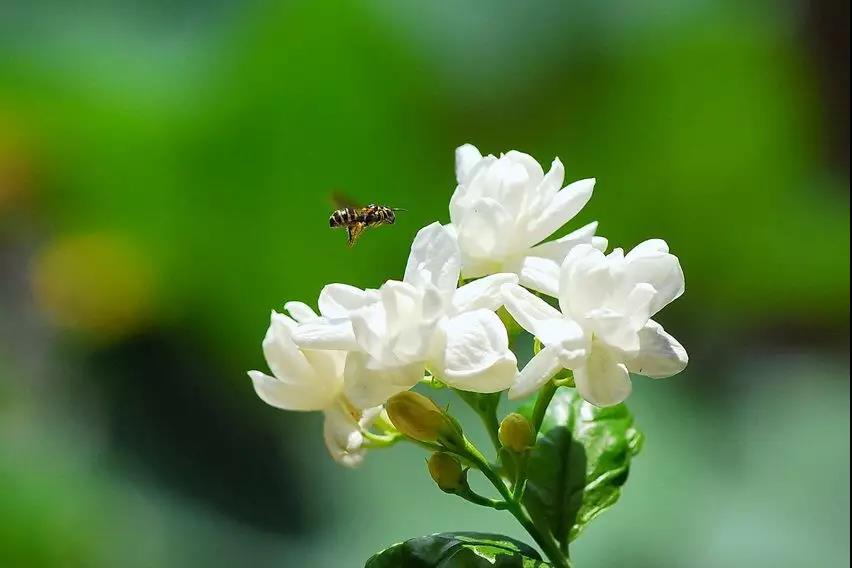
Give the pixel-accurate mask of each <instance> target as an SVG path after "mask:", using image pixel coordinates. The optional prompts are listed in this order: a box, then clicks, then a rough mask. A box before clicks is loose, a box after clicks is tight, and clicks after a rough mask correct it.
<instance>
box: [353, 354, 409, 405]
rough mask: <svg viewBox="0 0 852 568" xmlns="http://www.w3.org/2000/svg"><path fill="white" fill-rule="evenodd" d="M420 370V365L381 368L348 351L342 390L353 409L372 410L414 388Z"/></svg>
mask: <svg viewBox="0 0 852 568" xmlns="http://www.w3.org/2000/svg"><path fill="white" fill-rule="evenodd" d="M423 369H424V366H423V363H413V364H410V365H405V366H401V367H383V366H382V365H381V362H379V361H376V360H375V359H372V358H370V357H369V356H368V355H365V354H364V353H358V352H351V353H349V354H348V355H347V357H346V370H345V371H344V378H343V391H344V393H345V394H346V398H348V399H349V400H350V401H351V402H352V404H354V405H355V406H356V407H358V408H371V407H374V406H378V405H380V404H384V402H385V401H386V400H387V399H389V398H390V397H392V396H393V395H395V394H397V393H400V392H403V391H407V390H408V389H410V388H411V387H413V386H414V385H416V384H417V382H418V381H419V380H420V379H422V378H423Z"/></svg>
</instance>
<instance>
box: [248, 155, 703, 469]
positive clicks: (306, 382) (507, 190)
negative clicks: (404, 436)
mask: <svg viewBox="0 0 852 568" xmlns="http://www.w3.org/2000/svg"><path fill="white" fill-rule="evenodd" d="M456 178H457V181H458V185H457V186H456V189H455V192H454V193H453V195H452V198H451V199H450V207H449V208H450V221H451V223H450V224H448V225H441V224H440V223H437V222H436V223H433V224H431V225H428V226H426V227H424V228H423V229H421V230H420V231H419V232H418V233H417V235H416V237H415V239H414V242H413V244H412V246H411V253H410V255H409V257H408V263H407V265H406V268H405V273H404V276H403V278H402V280H401V281H397V280H389V281H387V282H385V283H384V284H382V285H381V286H380V287H379V288H378V289H367V290H361V289H359V288H355V287H352V286H348V285H346V284H330V285H328V286H326V287H325V288H324V289H323V290H322V292H321V293H320V295H319V299H318V302H317V305H318V309H319V313H318V314H317V313H316V312H314V311H313V309H311V308H310V307H309V306H307V305H306V304H303V303H300V302H289V303H287V304H285V306H284V308H285V310H286V311H287V312H288V313H289V316H287V315H284V314H279V313H276V312H273V314H272V321H271V323H270V327H269V330H268V332H267V334H266V337H265V339H264V341H263V351H264V355H265V357H266V361H267V364H268V365H269V369H270V370H271V371H272V375H273V376H269V375H266V374H264V373H261V372H259V371H251V372H249V376H250V377H251V379H252V381H253V383H254V387H255V390H256V391H257V394H258V395H259V396H260V398H261V399H263V400H264V401H265V402H267V403H268V404H271V405H273V406H276V407H278V408H282V409H285V410H298V411H322V412H324V413H325V441H326V445H327V447H328V449H329V451H330V453H331V455H332V456H333V457H334V458H335V460H336V461H338V462H339V463H342V464H343V465H347V466H354V465H357V464H358V463H360V461H361V460H362V459H363V456H364V452H365V448H366V447H369V445H370V443H371V441H376V440H379V439H380V438H381V435H378V434H376V433H375V432H373V431H371V428H372V427H373V426H376V425H378V427H379V429H380V430H381V431H382V432H384V433H387V432H389V431H392V429H393V425H392V424H390V421H389V419H388V417H387V415H386V414H384V413H383V411H382V408H383V405H384V403H385V402H386V401H387V400H388V399H389V398H390V397H392V396H393V395H396V394H398V393H401V392H404V391H407V390H408V389H410V388H412V387H413V386H414V385H416V384H417V383H418V382H419V381H421V380H423V379H424V376H426V377H434V378H435V379H437V380H439V381H440V382H442V383H444V384H446V385H449V386H450V387H453V388H455V389H458V390H461V391H469V392H476V393H493V392H500V391H503V390H506V389H508V390H509V397H510V398H521V397H525V396H527V395H530V394H532V393H534V392H535V391H536V390H538V389H539V388H540V387H541V386H542V385H544V384H545V383H547V382H548V381H550V380H551V379H553V378H554V377H555V376H556V375H557V374H558V373H559V372H560V371H561V370H562V369H569V370H570V371H572V372H573V377H574V381H575V384H576V387H577V390H578V392H579V393H580V395H581V396H582V397H583V398H584V399H586V400H587V401H588V402H590V403H592V404H594V405H597V406H610V405H614V404H618V403H620V402H621V401H623V400H624V399H625V398H626V397H627V396H628V395H629V394H630V390H631V383H630V376H629V373H631V372H632V373H637V374H642V375H646V376H649V377H653V378H661V377H668V376H671V375H674V374H676V373H678V372H680V371H681V370H682V369H683V368H684V367H685V366H686V363H687V355H686V351H685V350H684V348H683V347H682V346H681V345H680V344H679V343H678V342H677V340H675V339H674V338H673V337H672V336H671V335H669V334H668V333H666V332H665V331H664V330H663V328H662V327H661V326H660V325H659V324H658V323H656V322H655V321H654V320H652V319H651V318H652V317H653V316H654V315H655V314H656V313H657V312H658V311H660V309H662V308H663V307H664V306H665V305H666V304H668V303H669V302H671V301H673V300H674V299H676V298H677V297H678V296H680V295H681V294H682V293H683V291H684V280H683V272H682V271H681V268H680V263H679V261H678V259H677V257H676V256H674V255H672V254H671V253H669V250H668V246H667V245H666V243H665V242H664V241H662V240H656V239H655V240H649V241H645V242H643V243H640V244H639V245H637V246H636V247H635V248H634V249H633V250H631V251H630V252H628V253H626V254H625V253H624V251H623V250H622V249H620V248H616V249H614V250H613V251H612V252H610V253H609V254H604V251H605V250H606V248H607V241H606V239H604V238H602V237H599V236H596V235H595V231H596V229H597V223H591V224H589V225H586V226H585V227H582V228H580V229H577V230H575V231H573V232H571V233H569V234H567V235H566V236H563V237H560V238H556V239H554V240H547V239H548V238H550V237H551V236H552V235H553V233H555V232H556V231H558V230H559V229H560V228H561V227H562V226H563V225H565V224H566V223H567V222H569V221H570V220H571V219H572V218H573V217H574V216H575V215H576V214H577V213H578V212H579V211H580V210H581V209H582V208H583V206H585V204H586V203H587V202H588V201H589V199H590V198H591V196H592V191H593V189H594V184H595V180H593V179H588V180H581V181H577V182H574V183H571V184H569V185H567V186H566V187H562V184H563V178H564V168H563V166H562V163H561V162H560V161H559V160H558V159H555V160H554V161H553V164H552V165H551V168H550V170H549V171H548V172H547V173H546V174H545V173H544V170H543V169H542V167H541V166H540V165H539V163H538V162H537V161H536V160H535V159H533V158H532V157H531V156H529V155H527V154H523V153H520V152H515V151H512V152H509V153H507V154H505V155H501V156H500V157H499V158H498V157H495V156H490V155H489V156H485V157H483V156H482V155H481V154H480V152H479V151H478V150H477V149H476V148H475V147H473V146H471V145H469V144H468V145H464V146H462V147H460V148H459V149H458V150H457V151H456ZM531 290H532V291H531ZM548 298H552V299H548ZM504 306H505V309H506V310H507V311H508V313H509V314H511V316H512V317H513V318H514V319H515V321H517V323H518V324H519V325H520V326H521V327H523V328H524V329H525V330H526V331H528V332H529V333H531V334H532V335H534V336H535V337H536V338H538V340H539V341H540V342H541V344H542V345H543V348H542V349H541V350H540V351H539V352H538V353H537V354H536V355H535V356H534V357H533V358H532V359H531V360H530V361H529V363H527V365H526V366H525V367H524V368H523V369H522V370H520V372H519V370H518V366H517V359H516V358H515V355H514V354H513V353H512V351H511V350H510V349H509V337H508V333H507V330H506V327H505V325H504V324H503V322H502V320H501V319H500V317H498V315H497V314H496V313H495V312H496V311H497V310H499V309H500V308H501V307H504ZM557 306H558V308H557Z"/></svg>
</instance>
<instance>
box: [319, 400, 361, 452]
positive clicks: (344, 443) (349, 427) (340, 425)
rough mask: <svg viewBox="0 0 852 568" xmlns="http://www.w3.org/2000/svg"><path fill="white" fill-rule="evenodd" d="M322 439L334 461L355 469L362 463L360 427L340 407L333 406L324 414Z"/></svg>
mask: <svg viewBox="0 0 852 568" xmlns="http://www.w3.org/2000/svg"><path fill="white" fill-rule="evenodd" d="M323 439H324V440H325V446H326V448H328V453H329V454H331V457H332V458H334V461H336V462H337V463H339V464H340V465H344V466H346V467H355V466H357V465H360V464H361V462H362V461H364V455H365V453H366V451H365V449H364V448H363V447H362V446H363V444H364V436H363V434H361V427H360V426H359V424H358V422H356V421H355V418H353V417H352V416H351V415H350V414H349V413H348V412H346V410H345V409H344V408H342V405H335V406H334V407H332V408H330V409H328V410H327V411H326V413H325V422H324V423H323Z"/></svg>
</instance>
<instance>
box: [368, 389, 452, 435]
mask: <svg viewBox="0 0 852 568" xmlns="http://www.w3.org/2000/svg"><path fill="white" fill-rule="evenodd" d="M385 409H386V410H387V412H388V416H389V417H390V419H391V422H393V425H394V426H396V429H397V430H399V431H400V432H402V433H403V434H405V435H406V436H408V437H409V438H413V439H415V440H419V441H421V442H430V443H435V442H439V443H443V444H448V443H449V444H451V445H455V442H457V441H458V440H460V439H461V430H460V429H459V427H458V425H457V424H456V423H455V422H454V421H453V420H452V419H451V418H450V417H449V416H447V415H446V414H444V411H443V410H441V409H440V408H438V406H437V405H436V404H435V403H434V402H432V399H430V398H428V397H425V396H423V395H422V394H417V393H416V392H412V391H405V392H401V393H399V394H396V395H394V396H392V397H391V398H390V400H388V402H387V404H386V405H385Z"/></svg>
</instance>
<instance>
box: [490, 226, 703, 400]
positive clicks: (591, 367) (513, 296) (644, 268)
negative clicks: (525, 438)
mask: <svg viewBox="0 0 852 568" xmlns="http://www.w3.org/2000/svg"><path fill="white" fill-rule="evenodd" d="M558 278H559V296H558V297H559V308H560V310H561V312H560V310H557V309H556V308H554V307H552V306H551V305H550V304H548V303H547V302H545V301H544V300H542V299H541V298H538V297H536V296H535V295H533V294H531V293H530V292H528V291H526V290H524V289H523V288H521V287H520V286H517V285H506V286H504V288H503V292H504V295H505V301H506V308H507V309H508V310H509V312H510V313H511V314H512V316H513V317H514V318H515V319H516V320H517V322H518V323H519V324H520V325H521V326H522V327H523V328H524V329H526V330H527V331H529V332H530V333H532V334H534V335H535V336H537V337H538V338H539V339H540V340H541V342H542V343H543V344H544V346H545V347H544V348H543V349H542V350H541V351H540V352H539V353H538V354H536V355H535V356H534V357H533V358H532V360H530V362H529V363H528V364H527V366H526V367H525V368H524V369H523V370H522V371H521V373H520V374H519V376H518V379H517V381H516V382H515V384H514V385H513V386H512V388H511V389H510V390H509V397H510V398H520V397H523V396H526V395H528V394H530V393H532V392H534V391H535V390H537V389H538V388H539V387H540V386H541V385H543V384H544V383H545V382H547V381H548V380H549V379H550V378H551V377H553V376H554V375H555V374H556V373H557V372H558V371H559V370H560V369H562V368H566V369H571V370H573V372H574V380H575V383H576V385H577V390H578V392H579V393H580V395H581V396H582V397H583V398H584V399H586V400H587V401H589V402H590V403H592V404H594V405H596V406H611V405H614V404H618V403H619V402H621V401H623V400H624V399H625V398H627V396H628V395H629V394H630V390H631V383H630V376H629V374H628V372H633V373H638V374H642V375H646V376H649V377H652V378H664V377H669V376H671V375H674V374H677V373H679V372H680V371H682V370H683V369H684V368H685V367H686V364H687V361H688V357H687V354H686V350H684V348H683V347H682V346H681V344H680V343H678V342H677V340H676V339H675V338H673V337H672V336H671V335H669V334H668V333H666V332H665V331H664V330H663V328H662V326H660V325H659V324H658V323H656V322H655V321H653V320H651V319H650V318H651V317H652V316H653V315H654V314H656V313H657V312H658V311H660V309H662V308H663V307H664V306H666V305H667V304H668V303H669V302H671V301H673V300H674V299H676V298H678V297H679V296H680V295H681V294H683V291H684V280H683V272H682V271H681V268H680V262H679V261H678V259H677V257H676V256H674V255H672V254H669V249H668V245H667V244H666V243H665V241H662V240H656V239H655V240H650V241H645V242H643V243H641V244H639V245H638V246H637V247H636V248H634V249H633V250H632V251H630V252H629V253H628V254H627V255H626V256H625V255H624V253H623V251H622V250H621V249H615V250H614V251H612V252H611V253H610V254H609V255H607V256H604V254H603V253H602V252H601V251H599V250H597V249H595V248H594V247H592V246H591V245H587V244H582V245H578V246H576V247H574V248H573V249H572V250H571V252H570V253H569V254H568V256H567V257H566V258H565V261H564V262H563V263H562V266H561V269H560V271H559V275H558Z"/></svg>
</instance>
